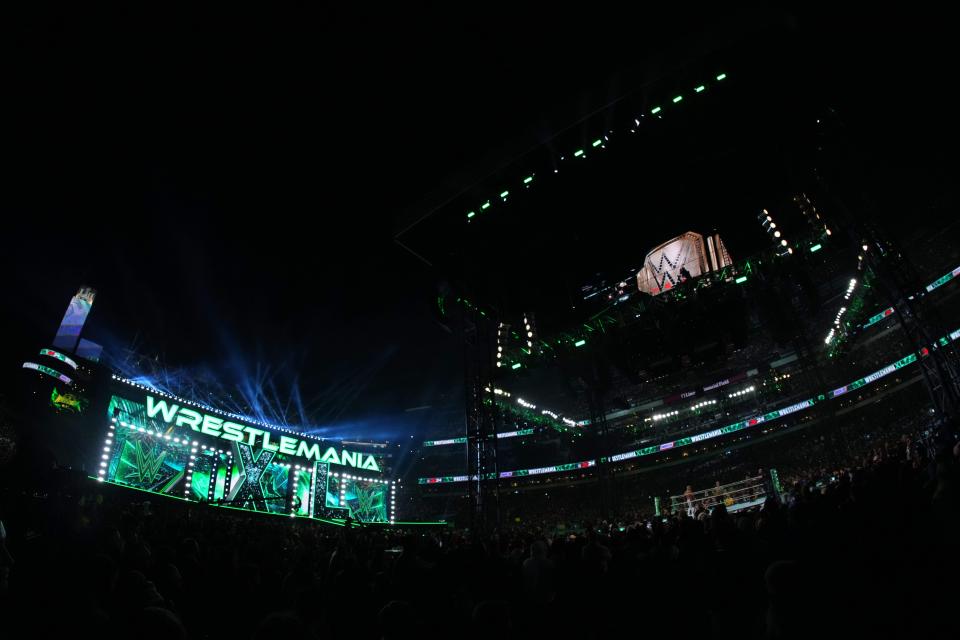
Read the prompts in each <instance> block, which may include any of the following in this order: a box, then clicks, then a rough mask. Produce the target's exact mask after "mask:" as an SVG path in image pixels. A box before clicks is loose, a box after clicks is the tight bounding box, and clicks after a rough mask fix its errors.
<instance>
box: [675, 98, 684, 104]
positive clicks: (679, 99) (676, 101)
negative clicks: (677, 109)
mask: <svg viewBox="0 0 960 640" xmlns="http://www.w3.org/2000/svg"><path fill="white" fill-rule="evenodd" d="M681 100H683V96H677V97H676V98H674V99H673V104H677V103H678V102H680V101H681Z"/></svg>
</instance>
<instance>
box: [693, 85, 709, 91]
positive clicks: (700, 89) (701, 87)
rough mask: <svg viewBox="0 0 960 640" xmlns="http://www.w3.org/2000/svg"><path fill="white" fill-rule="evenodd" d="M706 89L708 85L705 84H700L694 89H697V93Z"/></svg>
mask: <svg viewBox="0 0 960 640" xmlns="http://www.w3.org/2000/svg"><path fill="white" fill-rule="evenodd" d="M704 89H706V87H705V86H703V85H700V86H699V87H697V88H696V89H694V91H696V92H697V93H700V92H701V91H703V90H704Z"/></svg>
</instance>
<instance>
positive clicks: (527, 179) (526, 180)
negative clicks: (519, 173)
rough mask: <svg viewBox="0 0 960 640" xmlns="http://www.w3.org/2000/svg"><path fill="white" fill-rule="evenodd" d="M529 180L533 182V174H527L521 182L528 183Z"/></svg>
mask: <svg viewBox="0 0 960 640" xmlns="http://www.w3.org/2000/svg"><path fill="white" fill-rule="evenodd" d="M531 182H533V176H527V177H526V178H524V179H523V184H530V183H531Z"/></svg>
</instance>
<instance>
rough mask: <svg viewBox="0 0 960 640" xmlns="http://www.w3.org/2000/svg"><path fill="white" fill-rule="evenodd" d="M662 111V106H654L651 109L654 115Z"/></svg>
mask: <svg viewBox="0 0 960 640" xmlns="http://www.w3.org/2000/svg"><path fill="white" fill-rule="evenodd" d="M661 111H662V109H661V108H660V107H654V108H653V109H650V113H652V114H653V115H657V114H658V113H660V112H661Z"/></svg>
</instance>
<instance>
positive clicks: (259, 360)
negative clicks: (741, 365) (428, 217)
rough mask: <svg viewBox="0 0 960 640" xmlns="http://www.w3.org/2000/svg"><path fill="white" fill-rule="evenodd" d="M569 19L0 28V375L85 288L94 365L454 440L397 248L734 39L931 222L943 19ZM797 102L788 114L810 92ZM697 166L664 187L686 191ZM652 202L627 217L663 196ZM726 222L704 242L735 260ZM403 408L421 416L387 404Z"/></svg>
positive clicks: (433, 350) (396, 15) (449, 398)
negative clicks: (556, 136) (789, 46)
mask: <svg viewBox="0 0 960 640" xmlns="http://www.w3.org/2000/svg"><path fill="white" fill-rule="evenodd" d="M590 8H591V12H589V13H585V11H586V10H585V9H584V10H580V11H572V10H570V11H568V12H564V11H565V10H558V9H557V8H556V7H555V6H550V5H544V7H543V8H542V9H541V10H538V11H534V10H525V11H524V12H521V13H517V12H516V10H515V9H514V10H510V11H502V12H501V11H494V10H493V9H491V8H490V5H488V4H480V3H477V4H475V5H457V8H456V10H455V11H456V12H455V13H454V10H452V9H436V8H431V9H429V10H428V9H427V8H425V7H420V8H409V7H406V8H404V9H403V10H400V9H397V8H393V9H389V10H386V11H384V12H379V11H374V10H372V9H370V10H365V11H364V10H361V11H356V12H353V11H345V10H343V9H336V10H328V9H316V8H310V7H308V6H307V5H300V6H297V7H295V8H271V9H264V10H265V11H267V13H265V14H260V13H248V12H246V10H245V9H243V8H231V9H230V10H229V11H225V12H218V11H213V10H209V13H206V14H202V13H176V12H174V11H173V10H170V9H168V8H167V7H164V8H163V9H162V10H160V9H158V10H157V12H156V13H129V14H127V15H124V16H119V15H116V14H107V13H105V12H104V13H97V12H91V11H90V10H89V9H88V8H78V9H75V10H74V12H73V13H59V12H58V13H52V12H47V13H44V12H43V11H38V12H36V13H30V14H23V15H21V16H17V17H16V19H13V20H10V21H9V24H8V28H9V26H11V25H12V27H13V28H12V33H11V34H10V36H9V37H8V38H6V40H7V42H6V44H5V45H4V49H5V54H4V58H5V59H6V62H5V65H6V66H7V67H8V69H9V71H10V72H11V73H9V74H8V75H7V74H5V75H6V76H7V77H6V79H5V87H4V94H5V98H4V102H5V105H6V107H7V109H6V110H5V111H7V115H6V117H5V127H4V129H5V135H4V143H3V148H4V155H5V156H6V160H7V162H6V163H5V167H6V168H5V170H4V179H3V181H2V183H3V185H4V187H3V189H2V193H0V206H2V219H3V229H4V230H3V235H2V239H0V243H2V254H0V264H2V266H3V269H4V273H5V274H6V278H7V282H8V285H9V284H12V290H9V291H8V292H7V295H6V296H5V304H4V307H3V309H4V312H3V314H4V322H5V324H7V325H8V328H7V329H6V331H5V334H4V335H3V337H2V340H0V342H2V345H3V346H2V348H0V356H2V362H3V363H5V364H4V366H3V371H4V374H3V375H4V376H10V375H16V374H17V373H18V368H19V364H20V362H22V360H23V359H24V357H26V356H27V355H29V354H30V353H32V352H33V351H35V349H37V348H39V347H41V346H45V345H46V344H48V343H49V341H50V340H51V339H52V336H53V333H54V331H55V329H56V326H57V324H58V323H59V320H60V317H61V316H62V313H63V311H64V309H65V307H66V305H67V302H68V301H69V298H70V296H71V295H72V294H73V292H74V291H75V290H76V289H77V288H78V286H80V285H81V284H87V285H90V286H93V287H95V288H96V289H97V290H98V292H99V297H98V299H97V302H96V303H95V305H94V309H93V312H92V314H91V318H90V325H89V330H88V332H87V337H89V338H91V339H94V340H97V341H100V342H103V343H104V344H105V345H106V346H107V348H108V349H114V350H117V349H122V348H125V347H130V346H134V347H136V348H137V349H138V350H139V351H142V352H143V353H146V354H150V355H154V354H160V355H161V356H162V357H163V358H164V359H165V360H166V361H167V362H168V363H170V365H171V366H174V367H183V368H186V369H190V368H205V369H207V370H212V371H214V372H216V374H217V375H218V376H219V377H220V378H221V379H222V380H224V381H225V384H228V385H229V384H230V383H234V384H235V383H238V382H241V381H243V380H249V379H250V378H251V377H252V376H253V377H255V374H256V372H257V370H258V368H259V370H260V371H261V372H263V371H267V378H268V379H269V380H272V381H273V382H274V383H275V385H276V386H277V388H278V392H277V393H278V397H282V398H288V397H290V393H291V389H294V388H296V389H297V390H298V391H299V393H300V394H301V399H302V403H303V405H305V406H306V407H307V409H308V412H309V416H308V418H309V421H310V422H311V423H312V424H315V425H323V426H329V427H330V428H331V429H333V430H334V431H337V432H338V433H339V434H341V435H347V434H348V433H350V432H353V431H356V432H357V434H358V435H370V436H374V437H376V436H381V437H382V436H396V435H398V434H400V433H407V432H409V431H411V430H416V429H417V428H418V427H419V426H422V425H423V424H424V423H425V422H426V421H430V420H440V421H444V420H449V421H451V424H456V423H457V416H458V415H459V413H458V411H459V408H458V407H459V406H460V404H459V403H460V397H459V396H460V393H461V392H462V365H461V363H460V356H459V354H460V351H461V350H460V347H459V345H458V343H457V341H456V340H455V339H454V338H453V337H451V336H449V335H448V334H446V333H445V332H443V331H442V330H441V329H440V328H439V326H438V325H437V323H436V322H435V320H434V318H433V313H432V309H431V306H432V305H433V304H434V301H435V296H436V290H437V282H438V280H439V279H441V277H442V276H443V275H444V274H439V273H437V272H436V271H432V270H431V269H429V268H428V267H427V266H426V265H425V264H423V263H422V262H421V261H419V260H417V259H416V258H414V257H412V256H411V255H410V254H409V253H407V252H405V251H404V250H402V249H401V248H399V247H398V246H397V245H396V244H395V243H394V242H393V237H394V234H395V233H396V232H397V231H398V230H399V229H400V228H402V227H404V226H405V224H406V223H408V222H409V221H410V220H412V219H415V218H417V217H418V216H420V215H422V214H423V213H425V212H427V211H429V210H431V208H432V206H433V204H435V203H437V202H440V201H443V200H445V199H446V198H448V197H451V196H453V195H455V194H456V193H458V192H460V191H461V190H463V189H465V188H466V187H468V186H469V185H471V184H474V183H475V182H476V181H477V179H478V178H479V177H482V176H484V175H487V174H488V173H490V172H491V171H493V170H495V169H497V168H498V167H501V166H503V165H504V164H505V163H508V162H509V160H510V159H511V158H513V157H515V156H516V155H517V154H518V153H519V152H520V151H521V150H525V149H529V148H531V147H535V146H536V145H537V144H538V143H540V142H544V141H545V140H548V139H549V138H550V137H551V135H552V134H553V133H555V132H556V131H558V130H560V129H562V128H564V127H567V126H569V125H571V124H572V123H575V122H577V121H578V120H579V119H580V118H581V117H583V116H584V115H585V114H587V113H590V112H592V111H593V110H595V109H597V108H598V107H600V106H602V105H605V104H607V103H608V102H610V101H611V100H613V99H615V98H616V97H618V96H620V95H622V94H623V93H625V92H629V91H633V90H636V89H637V88H638V87H640V86H642V84H643V82H644V80H645V79H646V78H648V77H649V75H650V73H651V69H653V68H657V66H658V65H660V64H661V63H660V62H658V61H661V60H664V59H671V58H672V57H676V56H680V57H684V56H685V57H693V58H696V56H697V55H698V53H699V52H700V51H701V50H702V49H703V48H704V46H705V44H704V43H706V42H714V41H717V42H723V41H725V40H731V41H734V42H739V43H740V44H741V45H742V43H743V42H744V41H749V38H750V37H751V36H750V35H749V33H750V28H752V27H751V25H754V26H757V25H763V24H773V23H782V24H787V25H790V27H789V28H790V29H792V30H793V31H794V32H795V33H797V34H799V35H798V37H800V38H802V39H803V40H804V41H805V42H807V43H809V47H808V48H807V49H805V50H800V51H798V50H793V51H792V52H791V54H790V56H789V64H788V63H787V62H785V67H784V68H798V66H799V67H802V68H805V69H808V70H814V71H815V73H814V72H811V73H810V74H809V77H818V78H819V79H820V80H822V82H821V83H820V84H819V85H818V88H817V90H816V92H814V93H815V95H816V96H818V97H819V96H824V99H825V100H826V101H827V102H830V103H831V104H832V105H834V106H839V107H840V108H842V109H844V114H845V115H846V116H848V117H849V121H848V124H849V126H850V127H851V129H852V130H853V133H852V135H853V136H854V137H856V138H857V139H858V140H859V141H860V143H861V144H862V145H863V148H864V149H865V152H866V153H867V155H868V157H870V158H871V159H872V160H871V161H872V162H873V163H874V166H875V168H876V170H877V176H878V177H877V181H878V183H883V182H885V179H886V178H889V177H890V176H896V177H898V178H903V179H904V180H907V181H908V184H906V185H902V186H900V187H899V188H895V187H893V186H891V187H890V189H891V190H892V191H891V193H890V194H888V195H889V200H888V205H889V206H890V207H894V206H900V207H906V206H908V205H909V204H910V203H912V202H915V201H916V197H917V194H918V192H923V193H924V195H925V197H927V198H928V199H932V200H933V201H934V204H932V205H931V204H929V203H928V208H929V207H933V208H934V209H936V210H937V211H943V210H955V209H951V207H953V205H955V204H956V200H955V190H953V189H952V188H951V189H947V188H946V187H945V186H944V185H947V184H952V180H953V179H954V178H953V176H954V175H955V169H956V160H955V159H954V157H953V149H955V148H956V145H955V144H954V143H955V141H956V139H957V136H956V133H957V129H956V124H955V123H954V122H953V121H952V120H951V113H952V108H951V107H950V105H949V102H948V97H949V95H950V92H951V85H952V84H953V79H952V76H950V75H949V73H948V65H949V63H950V61H951V60H950V58H951V56H950V50H949V47H948V42H949V38H948V34H947V33H946V28H947V27H946V25H945V24H942V25H938V24H935V23H934V22H933V21H930V20H927V19H926V18H925V17H923V16H917V17H904V16H899V15H873V16H865V15H860V16H852V17H849V18H837V17H836V16H828V15H816V14H801V15H789V16H781V15H777V14H771V15H761V16H755V15H750V16H747V15H740V16H736V15H734V16H726V15H721V14H720V13H714V14H699V15H697V16H695V17H691V16H690V15H670V14H666V13H661V14H654V13H649V12H646V13H641V14H630V15H625V14H623V13H622V12H621V9H619V8H608V9H605V10H599V9H595V8H594V5H590ZM130 11H133V12H136V11H139V10H136V9H134V10H130ZM931 30H936V32H931ZM767 53H768V52H765V51H758V52H757V55H758V56H759V57H762V56H764V55H765V54H767ZM807 63H808V64H807ZM767 64H768V65H769V66H770V67H771V68H773V67H775V66H776V64H775V61H774V62H771V61H769V60H768V61H767ZM809 77H808V79H809ZM797 92H798V100H797V104H798V109H799V105H806V104H808V103H809V100H808V98H809V97H810V95H811V94H810V93H809V92H807V91H806V89H804V88H803V87H799V86H798V88H797ZM800 94H804V95H803V98H802V99H801V96H800ZM751 95H753V96H754V97H755V96H756V93H753V94H751ZM755 107H756V105H755V104H754V105H753V108H755ZM745 135H746V134H745ZM753 135H758V134H756V133H754V134H753ZM691 144H692V143H691ZM744 146H745V148H749V145H744ZM739 152H740V153H743V150H742V149H741V150H740V151H739ZM732 157H734V158H735V157H736V156H732ZM721 161H722V159H721ZM707 164H709V163H701V167H700V169H697V171H699V172H700V173H696V172H692V173H690V174H688V175H686V176H685V177H684V180H683V181H680V182H679V184H682V185H684V188H685V189H687V190H688V191H691V192H694V191H697V185H698V184H704V182H703V181H702V180H706V179H707V177H706V172H707V169H705V168H704V166H706V165H707ZM618 170H619V171H624V170H625V169H624V167H623V166H620V167H619V168H618ZM626 170H627V171H629V167H627V169H626ZM691 171H693V170H691ZM607 179H608V180H609V178H607ZM701 179H702V180H701ZM583 180H591V181H593V182H592V183H590V184H594V185H596V184H603V183H602V182H598V181H599V180H600V178H599V177H597V176H593V177H587V178H583ZM714 180H715V177H714ZM742 180H743V183H744V184H747V183H750V177H749V176H743V178H742ZM888 182H889V181H888ZM575 187H576V185H568V188H570V189H574V188H575ZM656 187H657V185H656V184H652V185H648V186H645V187H644V189H643V191H644V195H643V198H642V199H643V202H645V203H647V204H648V205H649V203H651V202H652V203H663V202H667V201H669V200H670V195H669V194H664V193H656ZM733 191H735V192H736V193H737V194H739V195H737V196H736V198H735V199H734V200H731V199H730V198H727V197H724V195H725V194H716V197H715V198H713V200H715V201H716V202H717V203H718V204H717V212H714V213H711V214H710V215H712V216H713V218H708V217H707V215H708V212H707V211H705V207H704V205H703V202H704V201H705V199H704V198H703V197H702V196H701V197H699V198H696V199H688V201H686V202H687V204H686V205H685V206H686V207H688V208H689V209H697V212H696V213H697V215H699V216H700V217H697V215H694V212H693V211H689V210H683V209H681V210H678V211H675V212H672V213H671V215H670V216H663V218H664V219H665V220H666V222H663V223H657V224H652V225H651V224H648V223H644V228H645V229H646V232H647V235H644V236H643V237H639V238H638V239H637V242H636V251H637V253H639V254H640V255H641V256H642V253H643V252H644V251H645V249H646V248H648V247H649V246H651V245H654V244H657V243H658V242H660V241H662V240H664V239H666V237H669V236H661V235H660V234H663V233H673V232H680V231H685V230H686V229H678V228H677V226H678V225H679V224H680V223H679V222H678V221H677V219H678V218H684V220H685V221H686V220H691V221H695V222H696V223H697V224H706V223H707V222H713V220H714V219H715V218H716V216H718V215H719V216H721V217H722V216H724V215H731V213H730V212H731V211H732V210H735V209H736V207H737V206H740V205H741V204H742V205H743V206H747V205H749V204H751V203H754V202H759V201H762V200H757V198H758V197H759V196H758V194H761V193H762V190H757V189H734V190H733ZM651 194H652V195H651ZM552 197H554V198H556V197H557V196H556V195H554V196H552ZM737 198H738V199H737ZM625 199H629V196H628V195H625V194H624V192H623V190H622V189H621V190H620V191H617V192H615V193H613V194H612V195H608V197H607V198H606V199H599V200H597V201H596V204H595V206H596V211H592V212H591V214H592V215H593V214H595V215H596V216H599V217H597V218H591V219H593V220H603V219H606V220H613V219H616V216H618V215H620V213H618V211H622V210H623V208H624V200H625ZM639 199H640V198H639V196H638V200H639ZM925 202H926V201H925ZM527 206H528V207H534V208H536V206H537V205H536V204H528V205H527ZM632 206H635V203H633V202H628V203H627V207H628V208H629V207H632ZM650 206H654V205H650ZM542 209H543V205H542V204H541V205H540V210H541V211H542ZM519 210H520V209H519V208H518V211H519ZM604 216H606V217H604ZM691 216H693V217H691ZM558 219H559V220H569V219H570V215H569V212H564V213H563V215H561V216H560V217H559V218H558ZM558 224H561V223H560V222H558ZM562 224H567V223H566V222H564V223H562ZM579 224H583V222H582V221H581V222H580V223H579ZM713 224H714V226H717V227H718V228H719V229H721V231H722V230H723V229H724V226H723V221H722V220H721V221H720V222H715V223H713ZM729 228H730V229H731V230H730V232H729V234H728V235H729V240H728V244H729V245H733V246H737V245H739V246H741V247H743V248H744V250H753V248H754V244H752V243H754V242H755V238H754V237H752V236H750V235H749V233H748V232H746V231H745V232H743V233H740V232H738V231H735V230H734V228H735V225H732V224H731V225H730V227H729ZM590 255H604V252H603V250H602V247H597V246H591V247H589V248H588V249H586V250H585V251H584V257H585V258H589V257H590ZM638 259H639V258H638ZM605 264H610V263H609V262H607V263H605ZM614 266H615V264H614ZM627 266H630V265H627ZM545 268H546V266H544V269H545ZM423 405H432V406H433V407H434V408H435V409H434V410H431V411H417V412H407V411H405V410H406V409H409V408H414V407H420V406H423Z"/></svg>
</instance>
